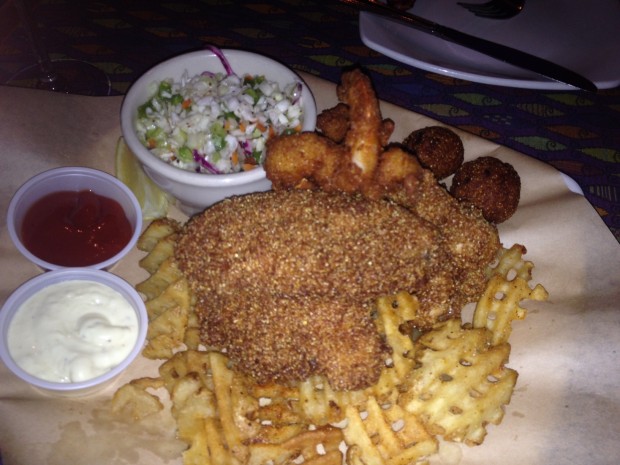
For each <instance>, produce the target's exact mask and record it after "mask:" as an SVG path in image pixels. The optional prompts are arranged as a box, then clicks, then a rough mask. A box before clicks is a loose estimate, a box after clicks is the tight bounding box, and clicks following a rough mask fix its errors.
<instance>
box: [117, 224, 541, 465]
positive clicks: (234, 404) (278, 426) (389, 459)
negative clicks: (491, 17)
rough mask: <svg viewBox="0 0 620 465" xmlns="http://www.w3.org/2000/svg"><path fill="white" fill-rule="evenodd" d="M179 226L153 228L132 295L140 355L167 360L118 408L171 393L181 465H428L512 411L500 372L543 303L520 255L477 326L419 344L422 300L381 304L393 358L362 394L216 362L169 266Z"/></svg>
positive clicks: (487, 295)
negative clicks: (519, 328) (143, 341)
mask: <svg viewBox="0 0 620 465" xmlns="http://www.w3.org/2000/svg"><path fill="white" fill-rule="evenodd" d="M179 227H180V226H179V225H178V223H176V222H174V221H168V220H156V221H154V222H153V223H152V224H151V225H150V226H149V227H148V228H147V230H146V231H145V233H144V234H143V237H141V239H140V241H139V244H140V248H141V249H142V250H144V251H145V252H147V255H146V256H145V257H144V258H143V259H142V260H141V262H140V265H141V266H142V267H144V269H146V270H147V271H148V272H149V273H150V274H151V276H150V277H149V278H148V279H146V280H145V281H143V282H142V283H140V284H138V285H137V286H136V288H137V289H138V290H139V291H140V292H142V293H143V294H144V295H145V296H146V298H147V300H146V305H147V309H148V311H149V317H150V324H149V332H148V337H147V339H148V344H147V346H146V347H145V350H144V355H145V356H147V357H150V358H163V359H165V361H164V363H163V364H162V365H161V367H160V369H159V378H142V379H138V380H134V381H132V382H131V383H129V384H127V385H125V386H123V387H121V388H120V389H119V390H118V391H117V392H116V394H115V395H114V397H113V400H112V408H113V410H114V411H116V412H125V414H127V415H129V416H130V417H132V418H134V419H140V418H142V417H144V416H146V415H149V414H150V413H154V412H156V411H159V410H161V408H163V404H162V402H161V401H160V400H159V399H158V397H157V395H155V394H153V393H151V392H149V391H150V390H151V388H159V387H164V388H165V391H167V393H168V395H169V398H170V401H171V404H172V407H171V413H172V415H173V417H174V418H175V420H176V423H177V427H178V436H179V438H180V439H181V440H183V441H185V442H186V443H187V445H188V448H187V450H186V451H185V452H184V454H183V462H184V465H198V464H201V465H209V464H232V465H235V464H239V465H259V464H261V465H262V464H266V463H271V464H273V465H280V464H282V465H284V464H297V463H304V464H310V465H336V464H338V465H340V464H342V463H345V464H349V465H362V464H363V465H371V464H380V465H383V464H394V465H396V464H403V465H404V464H424V463H427V460H428V458H429V457H430V456H432V454H434V453H436V452H437V448H438V440H437V437H438V436H442V437H443V438H444V439H445V440H449V441H457V442H463V443H465V444H467V445H477V444H480V443H482V441H483V440H484V437H485V435H486V427H487V425H489V424H499V423H500V422H501V420H502V418H503V415H504V407H505V405H507V404H508V403H509V402H510V398H511V396H512V392H513V389H514V386H515V383H516V380H517V373H516V371H514V370H512V369H510V368H507V367H506V366H505V365H506V363H507V361H508V357H509V354H510V345H509V344H508V338H509V336H510V334H511V331H512V321H513V320H520V319H523V318H525V316H526V310H525V309H524V308H522V307H521V302H522V301H524V300H528V299H530V300H545V299H546V298H547V292H546V291H545V289H544V288H543V287H542V286H541V285H536V286H535V287H534V288H530V281H531V280H532V268H533V264H532V263H531V262H527V261H525V260H523V257H522V256H523V254H524V253H525V248H524V247H522V246H518V245H517V246H513V247H512V248H511V249H507V250H503V251H502V253H501V254H500V255H499V256H498V261H497V263H496V265H495V266H494V267H493V268H492V269H490V270H489V275H488V276H489V280H488V285H487V289H486V291H485V292H484V294H483V295H482V296H481V298H480V300H479V302H478V303H477V306H476V309H475V311H474V316H473V320H472V322H469V323H463V322H462V321H461V320H460V319H458V320H457V319H452V320H448V321H444V322H441V323H438V324H437V325H436V326H435V327H433V328H432V329H430V330H426V332H424V333H423V334H422V335H421V336H420V337H419V338H416V339H415V341H414V338H412V337H411V336H412V335H411V334H408V333H407V331H408V330H407V328H408V326H407V322H409V321H411V320H414V319H415V317H416V312H417V311H418V308H419V304H418V301H417V299H416V298H415V297H414V296H412V295H410V294H408V293H406V292H400V293H398V294H396V295H392V296H383V297H380V298H379V299H377V301H376V305H375V316H376V318H375V321H376V326H377V330H378V331H379V333H380V334H382V335H383V336H384V337H385V340H386V342H387V343H388V345H389V346H390V347H391V348H392V350H393V352H392V356H391V358H390V359H389V360H388V361H387V362H386V365H385V367H384V369H383V371H382V373H381V376H380V378H379V381H378V382H377V383H376V384H374V385H373V386H370V387H368V388H366V389H364V390H360V391H334V390H333V389H332V388H331V386H330V385H329V383H328V382H327V380H326V379H325V378H324V377H322V376H313V377H311V378H309V379H306V380H304V381H301V382H298V383H293V384H289V385H280V384H275V383H271V384H266V385H258V384H256V383H255V382H254V381H253V380H252V379H251V378H249V377H248V376H246V375H244V374H242V373H239V372H237V371H235V370H234V369H233V368H232V367H231V366H230V363H229V361H228V359H227V357H226V356H225V354H222V353H220V352H216V351H212V350H206V348H204V347H202V346H201V344H200V337H199V322H198V318H197V315H196V314H195V313H194V312H193V305H192V297H191V293H190V291H189V288H188V286H187V282H186V280H185V279H184V278H183V276H182V275H181V273H180V272H179V270H178V268H177V267H176V264H175V263H174V241H175V237H176V234H177V232H178V231H179Z"/></svg>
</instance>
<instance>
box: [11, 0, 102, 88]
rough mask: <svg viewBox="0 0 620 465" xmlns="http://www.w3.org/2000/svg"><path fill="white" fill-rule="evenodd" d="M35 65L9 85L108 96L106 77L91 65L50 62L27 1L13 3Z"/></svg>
mask: <svg viewBox="0 0 620 465" xmlns="http://www.w3.org/2000/svg"><path fill="white" fill-rule="evenodd" d="M13 2H14V4H15V7H16V9H17V13H18V14H19V18H20V20H21V23H22V25H23V27H24V29H25V31H26V34H27V36H28V42H29V43H30V47H31V49H32V52H33V53H34V55H35V57H36V59H37V62H36V63H33V64H31V65H29V66H26V67H25V68H23V69H21V70H19V71H18V72H17V73H15V74H14V75H13V76H11V77H10V78H9V79H8V80H7V82H6V83H7V84H8V85H14V86H20V87H32V83H34V87H36V88H37V89H45V90H50V91H55V92H63V93H66V94H81V95H110V92H111V90H112V84H111V82H110V78H109V77H108V75H107V74H106V73H105V72H103V71H102V70H100V69H99V68H97V67H96V66H94V65H91V64H90V63H87V62H85V61H81V60H75V59H70V58H63V59H54V60H52V59H51V58H50V56H49V54H48V52H47V50H46V48H45V46H44V45H43V42H42V40H41V37H40V35H39V33H38V28H37V25H36V23H35V21H34V18H33V16H32V12H31V11H30V8H29V7H28V5H27V4H26V0H13Z"/></svg>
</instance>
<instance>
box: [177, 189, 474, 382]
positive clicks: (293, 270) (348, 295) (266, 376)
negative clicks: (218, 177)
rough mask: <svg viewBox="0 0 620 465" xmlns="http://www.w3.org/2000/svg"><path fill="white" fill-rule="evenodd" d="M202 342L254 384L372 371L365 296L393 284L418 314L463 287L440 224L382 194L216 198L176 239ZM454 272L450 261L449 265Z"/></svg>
mask: <svg viewBox="0 0 620 465" xmlns="http://www.w3.org/2000/svg"><path fill="white" fill-rule="evenodd" d="M176 258H177V262H178V264H179V267H180V269H181V271H182V272H183V273H184V274H185V276H186V277H187V278H188V281H189V283H190V286H191V288H192V290H193V292H194V294H195V296H196V299H197V304H196V305H197V307H196V308H197V311H198V313H199V316H200V319H201V324H202V333H201V336H202V339H203V342H204V343H205V344H207V345H208V346H212V347H215V348H218V349H220V350H225V351H226V352H227V353H228V355H229V356H230V358H231V360H232V361H233V363H235V364H236V366H237V367H238V368H239V369H240V370H242V371H244V372H246V373H249V374H250V375H252V376H253V377H254V378H255V379H256V380H257V381H258V382H259V383H263V382H267V381H279V382H285V381H290V380H303V379H306V378H307V377H308V376H310V375H312V374H322V375H325V376H326V377H327V379H328V380H329V382H330V384H331V385H332V387H333V388H335V389H359V388H363V387H366V386H368V385H370V384H372V383H374V382H376V381H377V379H378V377H379V374H380V370H381V368H382V367H383V366H384V363H385V359H386V358H387V357H389V354H388V353H387V348H386V346H385V343H384V341H383V340H382V338H381V336H380V335H379V333H378V332H377V329H376V327H375V325H374V322H373V319H372V302H373V301H374V299H376V298H377V297H378V296H380V295H383V294H390V293H393V292H396V291H400V290H407V291H409V292H411V293H413V294H415V295H416V296H417V297H418V299H419V300H420V302H421V319H420V321H419V322H418V323H419V324H429V323H432V322H434V321H437V319H439V318H442V317H444V316H446V315H450V314H453V313H457V312H458V311H460V308H461V306H462V305H463V304H464V303H465V302H466V301H468V300H471V298H473V297H474V296H470V295H464V294H463V291H462V290H461V285H460V279H461V278H462V277H461V276H455V274H456V273H457V272H456V271H455V270H457V267H454V266H453V263H452V258H451V255H450V253H449V248H448V244H447V243H446V241H445V240H444V238H443V236H442V233H441V231H440V230H439V229H438V228H436V227H435V226H433V225H432V224H431V223H429V222H427V221H426V220H423V219H421V218H420V217H419V216H417V215H416V214H415V213H412V212H411V211H410V210H408V209H406V208H404V207H401V206H399V205H397V204H395V203H393V202H390V201H388V200H369V199H367V198H364V197H362V196H361V195H350V194H343V193H326V192H322V191H308V190H292V191H279V192H267V193H260V194H251V195H247V196H243V197H235V198H231V199H227V200H225V201H223V202H221V203H219V204H216V205H214V206H213V207H211V208H209V209H207V210H206V211H205V212H204V213H202V214H200V215H197V216H195V217H193V218H192V219H191V220H190V221H188V223H187V224H186V226H185V228H184V230H183V232H182V233H181V236H180V239H179V241H178V244H177V248H176ZM459 273H460V271H459Z"/></svg>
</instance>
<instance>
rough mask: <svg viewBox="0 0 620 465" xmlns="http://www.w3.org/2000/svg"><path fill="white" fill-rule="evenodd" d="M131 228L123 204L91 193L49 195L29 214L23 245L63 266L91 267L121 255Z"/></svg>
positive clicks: (48, 260) (84, 191) (64, 192)
mask: <svg viewBox="0 0 620 465" xmlns="http://www.w3.org/2000/svg"><path fill="white" fill-rule="evenodd" d="M131 236H132V228H131V224H130V223H129V220H128V219H127V215H125V212H124V211H123V208H122V207H121V206H120V204H119V203H118V202H117V201H115V200H113V199H110V198H108V197H104V196H101V195H98V194H96V193H94V192H92V191H90V190H83V191H79V192H71V191H60V192H54V193H51V194H48V195H46V196H45V197H43V198H41V199H39V200H38V201H37V202H35V203H34V204H33V205H32V206H31V207H30V208H29V209H28V211H27V212H26V215H25V217H24V222H23V224H22V242H23V243H24V246H25V247H26V248H27V249H28V250H29V251H30V252H31V253H32V254H33V255H36V256H37V257H39V258H40V259H42V260H45V261H46V262H49V263H54V264H56V265H60V266H90V265H94V264H95V263H99V262H102V261H105V260H107V259H109V258H111V257H113V256H114V255H116V254H117V253H118V252H120V251H121V250H122V249H123V247H125V245H127V243H128V242H129V240H130V239H131Z"/></svg>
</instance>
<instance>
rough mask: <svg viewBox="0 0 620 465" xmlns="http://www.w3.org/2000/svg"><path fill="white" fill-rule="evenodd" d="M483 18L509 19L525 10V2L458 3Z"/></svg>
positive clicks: (516, 0) (496, 0) (523, 0)
mask: <svg viewBox="0 0 620 465" xmlns="http://www.w3.org/2000/svg"><path fill="white" fill-rule="evenodd" d="M457 3H458V4H459V5H461V6H462V7H463V8H465V9H467V10H469V11H471V12H472V13H473V14H475V15H476V16H480V17H481V18H492V19H509V18H512V17H514V16H516V15H518V14H519V13H521V11H522V10H523V7H524V6H525V0H490V1H488V2H485V3H464V2H457Z"/></svg>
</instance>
